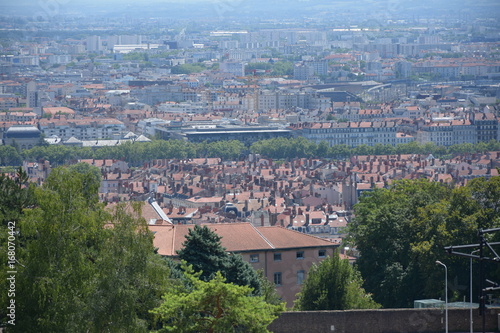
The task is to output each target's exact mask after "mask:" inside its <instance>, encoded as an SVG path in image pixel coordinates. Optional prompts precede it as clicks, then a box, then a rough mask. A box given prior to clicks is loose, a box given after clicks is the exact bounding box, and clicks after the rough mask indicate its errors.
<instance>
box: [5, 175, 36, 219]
mask: <svg viewBox="0 0 500 333" xmlns="http://www.w3.org/2000/svg"><path fill="white" fill-rule="evenodd" d="M33 204H34V196H33V186H32V184H29V179H28V175H27V174H26V172H25V171H24V170H23V169H22V168H19V169H18V170H17V173H16V176H15V177H13V178H10V177H9V176H7V175H4V174H2V175H0V221H1V225H2V226H5V225H6V224H7V222H10V221H12V222H17V221H19V218H20V217H21V215H22V213H23V210H24V209H25V208H27V207H29V206H30V205H33Z"/></svg>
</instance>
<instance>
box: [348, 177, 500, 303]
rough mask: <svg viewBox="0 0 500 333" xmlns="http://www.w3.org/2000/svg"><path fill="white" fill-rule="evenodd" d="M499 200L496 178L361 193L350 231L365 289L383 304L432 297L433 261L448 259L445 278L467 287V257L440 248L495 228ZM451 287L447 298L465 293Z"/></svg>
mask: <svg viewBox="0 0 500 333" xmlns="http://www.w3.org/2000/svg"><path fill="white" fill-rule="evenodd" d="M499 200H500V177H498V176H497V177H491V178H490V179H489V180H486V179H484V178H478V179H474V180H471V181H470V182H469V183H468V184H467V185H466V186H462V187H456V188H453V187H451V186H448V185H443V184H440V183H436V182H429V181H427V180H413V181H408V180H405V181H399V182H395V183H394V184H393V185H391V187H390V188H388V189H377V190H375V191H373V192H371V193H370V194H368V195H366V196H362V197H361V198H360V202H359V203H358V204H357V205H355V207H354V210H355V215H356V218H355V219H354V221H353V222H352V223H351V224H350V227H349V228H350V229H349V233H350V236H351V237H352V241H353V243H354V244H356V246H357V248H358V250H359V251H360V254H361V256H360V258H359V259H358V261H357V264H358V267H359V270H360V272H361V274H362V276H363V278H364V280H365V284H364V286H365V288H366V290H367V291H369V292H371V293H373V295H374V299H375V300H376V301H377V302H379V303H381V304H382V305H383V306H384V307H407V306H411V305H412V304H413V301H414V300H416V299H423V298H433V297H436V295H438V294H439V293H440V291H441V290H442V286H441V284H442V275H441V274H440V273H439V271H438V270H436V267H435V261H436V260H441V261H445V262H446V263H447V265H448V274H449V276H450V280H453V281H454V282H455V283H458V284H459V285H466V286H468V285H469V282H468V281H469V280H468V279H469V277H468V270H469V268H468V261H467V260H464V259H463V258H460V257H455V256H447V255H446V253H445V251H444V250H443V248H444V247H445V246H451V245H462V244H474V243H478V239H477V230H478V229H488V228H496V227H499V226H500V217H499V216H500V208H499V207H500V206H499V205H498V202H499ZM493 270H494V268H489V267H488V268H487V272H493ZM455 291H456V292H455V293H454V295H453V296H452V300H461V299H462V296H464V295H468V290H459V289H456V290H455Z"/></svg>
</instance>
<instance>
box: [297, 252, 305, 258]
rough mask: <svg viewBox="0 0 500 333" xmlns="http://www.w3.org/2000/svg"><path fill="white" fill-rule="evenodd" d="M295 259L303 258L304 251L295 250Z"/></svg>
mask: <svg viewBox="0 0 500 333" xmlns="http://www.w3.org/2000/svg"><path fill="white" fill-rule="evenodd" d="M296 258H297V259H304V251H297V256H296Z"/></svg>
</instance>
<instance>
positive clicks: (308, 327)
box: [268, 308, 500, 333]
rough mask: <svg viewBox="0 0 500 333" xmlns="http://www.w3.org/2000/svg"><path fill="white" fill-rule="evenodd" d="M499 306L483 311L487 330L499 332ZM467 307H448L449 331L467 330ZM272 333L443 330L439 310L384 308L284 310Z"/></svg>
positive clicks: (478, 327)
mask: <svg viewBox="0 0 500 333" xmlns="http://www.w3.org/2000/svg"><path fill="white" fill-rule="evenodd" d="M499 313H500V308H495V309H489V310H487V311H486V317H485V318H486V331H487V332H499V331H500V328H499V322H498V321H499V317H500V316H499ZM469 318H470V317H469V309H449V310H448V327H449V332H469V325H470V323H469ZM473 322H474V331H475V332H482V317H480V316H479V313H478V310H477V309H474V310H473ZM268 329H269V330H270V331H271V332H274V333H293V332H298V333H299V332H308V333H315V332H335V333H339V332H342V333H434V332H436V333H437V332H445V311H444V310H441V309H383V310H349V311H302V312H284V313H282V314H281V316H280V317H279V318H278V319H276V320H275V321H274V322H273V323H271V325H270V326H269V328H268Z"/></svg>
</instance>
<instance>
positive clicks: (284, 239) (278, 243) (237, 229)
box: [149, 223, 335, 256]
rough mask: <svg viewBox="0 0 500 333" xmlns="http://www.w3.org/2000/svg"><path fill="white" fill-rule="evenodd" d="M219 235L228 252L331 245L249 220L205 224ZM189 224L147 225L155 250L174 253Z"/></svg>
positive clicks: (179, 247)
mask: <svg viewBox="0 0 500 333" xmlns="http://www.w3.org/2000/svg"><path fill="white" fill-rule="evenodd" d="M204 226H207V227H208V228H209V229H210V230H212V231H214V232H216V233H217V234H218V235H219V236H221V237H222V238H221V243H222V246H223V247H225V248H226V250H227V251H230V252H246V251H260V250H271V249H286V248H300V247H318V246H334V245H335V244H333V243H331V242H329V241H325V240H323V239H321V238H317V237H314V236H310V235H306V234H303V233H300V232H296V231H292V230H288V229H285V228H281V227H261V228H255V227H254V226H252V225H251V224H250V223H228V224H223V223H220V224H204ZM191 228H194V225H192V224H178V225H149V229H150V230H151V231H152V232H154V234H155V238H154V241H153V244H154V246H155V247H157V248H158V253H159V254H160V255H165V256H175V255H177V252H176V251H177V250H180V249H181V248H182V244H183V243H184V241H185V240H186V238H185V236H186V235H187V234H188V232H189V229H191Z"/></svg>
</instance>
